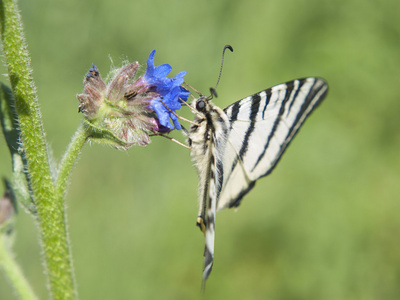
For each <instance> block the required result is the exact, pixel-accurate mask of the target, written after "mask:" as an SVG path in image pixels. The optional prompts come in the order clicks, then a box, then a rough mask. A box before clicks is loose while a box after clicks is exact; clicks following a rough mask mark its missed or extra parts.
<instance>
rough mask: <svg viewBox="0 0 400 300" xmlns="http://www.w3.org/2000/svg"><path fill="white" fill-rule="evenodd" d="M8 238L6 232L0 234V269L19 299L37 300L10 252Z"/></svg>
mask: <svg viewBox="0 0 400 300" xmlns="http://www.w3.org/2000/svg"><path fill="white" fill-rule="evenodd" d="M8 239H9V237H8V236H7V235H6V234H0V269H2V270H3V271H4V273H5V274H6V276H7V279H8V280H9V282H10V284H11V285H12V287H13V289H14V292H15V293H16V294H17V295H18V297H19V298H20V299H23V300H37V299H38V298H37V297H36V295H35V293H34V292H33V290H32V288H31V286H30V285H29V283H28V282H27V280H26V278H25V277H24V275H23V274H22V271H21V269H20V267H19V265H18V264H17V262H16V261H15V258H14V256H13V254H12V253H11V249H10V247H9V245H8Z"/></svg>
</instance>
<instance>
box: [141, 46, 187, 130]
mask: <svg viewBox="0 0 400 300" xmlns="http://www.w3.org/2000/svg"><path fill="white" fill-rule="evenodd" d="M155 52H156V51H155V50H153V51H151V53H150V55H149V58H148V59H147V69H146V72H145V74H144V76H143V80H144V82H145V83H146V84H147V85H149V86H151V87H152V89H153V91H154V92H156V93H158V94H159V97H157V98H155V99H152V100H151V101H150V107H151V109H153V110H154V111H155V113H156V114H157V117H158V119H159V122H160V124H161V125H162V126H165V127H168V128H170V129H174V127H175V128H176V129H178V130H180V129H181V125H180V124H179V122H178V118H177V117H176V116H175V115H174V113H173V112H175V111H176V110H178V109H180V108H181V100H180V99H182V100H183V101H186V100H187V98H188V96H189V94H190V93H189V92H188V91H187V90H186V89H185V88H183V87H181V84H182V83H183V82H184V78H183V76H185V75H186V72H185V71H183V72H180V73H178V74H177V75H175V76H174V77H173V78H168V77H167V75H168V74H169V73H170V72H171V70H172V67H171V66H170V65H169V64H163V65H160V66H157V67H155V66H154V56H155ZM161 101H162V102H161ZM164 105H166V106H167V107H168V108H169V110H168V109H167V108H166V107H165V106H164ZM171 111H172V112H171ZM170 119H171V120H172V121H173V123H174V125H172V124H171V122H170Z"/></svg>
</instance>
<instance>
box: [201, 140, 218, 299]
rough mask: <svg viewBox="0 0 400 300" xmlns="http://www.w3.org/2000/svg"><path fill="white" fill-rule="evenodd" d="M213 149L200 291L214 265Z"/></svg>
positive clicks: (215, 196) (214, 165)
mask: <svg viewBox="0 0 400 300" xmlns="http://www.w3.org/2000/svg"><path fill="white" fill-rule="evenodd" d="M215 151H216V150H215V147H211V157H210V158H211V159H210V185H209V190H208V203H207V209H206V215H205V217H206V224H205V233H204V235H205V246H204V268H203V282H202V290H203V291H204V289H205V284H206V281H207V278H208V276H210V273H211V270H212V267H213V264H214V241H215V214H216V210H217V178H218V173H217V167H216V153H215Z"/></svg>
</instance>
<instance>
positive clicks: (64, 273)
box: [0, 0, 77, 299]
mask: <svg viewBox="0 0 400 300" xmlns="http://www.w3.org/2000/svg"><path fill="white" fill-rule="evenodd" d="M0 24H1V28H0V32H1V38H2V44H3V50H4V51H3V52H4V56H5V58H6V63H7V67H8V74H9V79H10V83H11V89H12V91H13V95H14V100H15V111H16V113H17V117H18V124H19V128H20V131H21V137H20V138H21V142H22V146H23V147H24V151H25V158H26V170H27V173H28V174H29V178H30V185H31V192H32V198H33V200H34V203H35V205H36V209H37V221H38V223H39V230H40V238H41V242H42V247H43V256H44V260H45V267H46V273H47V275H48V281H49V287H50V297H51V298H54V299H75V298H76V297H77V292H76V289H75V282H74V276H73V272H72V260H71V256H70V248H69V242H68V235H67V229H66V217H65V210H64V197H61V196H60V195H57V193H56V188H55V186H54V182H53V180H52V176H51V172H50V166H49V157H48V151H47V146H46V141H45V134H44V131H43V126H42V122H41V119H40V111H39V107H38V102H37V97H36V93H35V85H34V82H33V79H32V70H31V67H30V57H29V54H28V51H27V47H26V43H25V40H24V37H23V32H22V22H21V17H20V15H19V13H18V8H17V4H16V1H14V0H0Z"/></svg>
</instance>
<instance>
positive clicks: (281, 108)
mask: <svg viewBox="0 0 400 300" xmlns="http://www.w3.org/2000/svg"><path fill="white" fill-rule="evenodd" d="M286 86H287V88H286V93H285V98H284V99H283V101H282V103H281V107H280V109H279V114H278V116H277V117H276V119H275V122H274V125H273V127H272V130H271V132H270V133H269V135H268V139H267V142H266V144H265V146H264V149H263V151H262V152H261V153H260V155H259V156H258V159H257V161H256V163H255V164H254V166H253V169H252V170H251V171H252V172H253V171H254V169H255V168H256V167H257V166H258V164H259V163H260V162H261V160H262V159H263V158H264V155H265V153H266V152H267V149H268V147H269V143H270V142H271V139H272V137H273V136H274V135H275V132H276V130H277V129H278V126H279V123H280V121H281V120H282V118H281V116H282V115H283V113H284V112H285V106H286V102H287V101H288V100H289V99H290V94H291V93H292V92H293V90H290V89H293V82H288V83H286Z"/></svg>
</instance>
